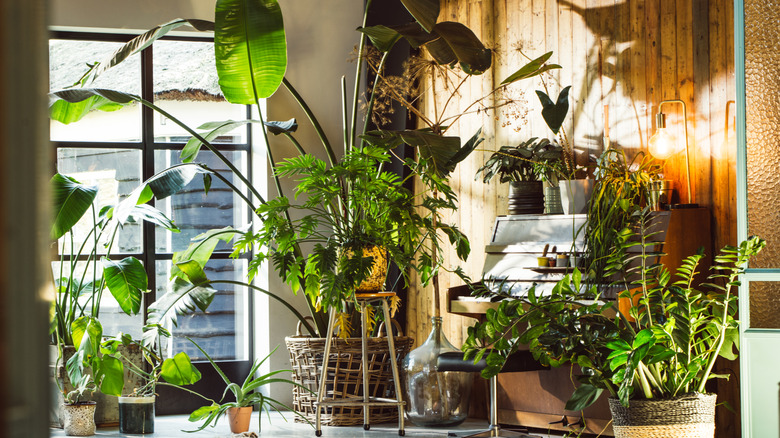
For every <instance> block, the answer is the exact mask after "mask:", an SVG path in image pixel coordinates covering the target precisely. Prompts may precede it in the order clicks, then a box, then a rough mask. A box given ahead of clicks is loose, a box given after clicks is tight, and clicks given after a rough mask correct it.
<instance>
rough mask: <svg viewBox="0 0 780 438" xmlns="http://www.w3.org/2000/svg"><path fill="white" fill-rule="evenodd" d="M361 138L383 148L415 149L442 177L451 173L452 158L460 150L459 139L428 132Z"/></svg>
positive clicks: (374, 134) (374, 133) (371, 134)
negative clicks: (401, 147) (409, 147)
mask: <svg viewBox="0 0 780 438" xmlns="http://www.w3.org/2000/svg"><path fill="white" fill-rule="evenodd" d="M363 138H364V139H365V140H366V141H368V142H369V143H372V144H375V145H384V146H385V147H391V148H392V147H396V146H398V145H401V144H408V145H409V146H413V147H416V148H418V150H419V153H420V156H421V157H422V158H424V159H425V160H426V161H427V162H428V164H429V166H431V167H432V170H433V171H434V172H436V173H437V174H438V175H442V176H443V175H447V174H448V173H450V172H451V171H452V166H453V163H452V161H453V158H454V157H456V156H457V155H458V152H459V151H460V150H461V147H460V137H446V136H443V135H438V134H434V133H432V132H428V131H413V130H406V131H371V132H368V133H366V134H365V135H364V136H363ZM464 158H465V157H464ZM455 164H457V163H455Z"/></svg>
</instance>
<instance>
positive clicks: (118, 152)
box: [57, 148, 141, 254]
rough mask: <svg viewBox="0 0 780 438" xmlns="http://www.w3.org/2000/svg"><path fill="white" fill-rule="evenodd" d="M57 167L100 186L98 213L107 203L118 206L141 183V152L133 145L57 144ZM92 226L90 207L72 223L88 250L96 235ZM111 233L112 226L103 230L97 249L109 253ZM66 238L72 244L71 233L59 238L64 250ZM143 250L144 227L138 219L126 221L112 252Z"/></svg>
mask: <svg viewBox="0 0 780 438" xmlns="http://www.w3.org/2000/svg"><path fill="white" fill-rule="evenodd" d="M57 169H58V171H59V172H60V173H62V174H65V175H68V176H70V177H72V178H74V179H76V180H77V181H79V182H80V183H82V184H89V185H97V186H98V195H97V199H96V202H95V207H96V208H95V215H97V214H99V212H100V209H101V208H103V207H104V206H107V205H111V206H115V205H116V204H117V203H118V202H119V201H121V200H122V199H124V198H125V197H127V195H129V194H130V192H132V191H133V190H134V189H135V188H136V187H138V185H139V184H140V183H141V152H140V151H138V150H133V149H86V148H58V149H57ZM93 226H94V222H93V218H92V212H90V211H88V212H87V213H86V214H85V215H84V217H83V218H82V219H81V221H80V222H79V223H78V224H76V226H74V227H73V231H74V238H73V239H74V244H75V245H77V246H79V245H81V242H84V241H85V240H86V241H87V245H86V246H85V249H84V253H85V254H87V253H89V252H90V251H92V249H93V248H94V243H93V242H92V239H93V238H94V236H90V233H91V231H92V228H93ZM112 233H113V228H112V229H106V230H105V231H104V232H103V234H102V236H101V239H100V244H99V245H98V253H100V254H105V253H106V249H107V248H106V245H108V243H109V242H110V240H111V236H112ZM66 240H67V245H68V247H69V246H70V238H69V237H68V238H67V239H66V238H62V239H60V251H61V252H62V250H63V245H65V244H66ZM140 251H141V227H140V226H139V225H138V224H135V223H129V224H125V226H124V227H121V229H120V230H119V232H118V234H117V236H116V238H115V239H114V243H113V247H112V248H111V252H112V253H114V254H116V253H139V252H140ZM68 253H70V251H69V250H68Z"/></svg>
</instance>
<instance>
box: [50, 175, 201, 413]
mask: <svg viewBox="0 0 780 438" xmlns="http://www.w3.org/2000/svg"><path fill="white" fill-rule="evenodd" d="M204 172H206V171H205V170H203V169H201V168H199V167H198V166H197V165H194V164H187V165H180V166H173V167H171V168H169V169H166V170H164V171H162V172H160V173H158V174H157V175H155V176H154V177H152V178H150V179H149V180H147V181H145V182H143V183H142V184H140V185H139V187H137V188H136V189H135V190H134V191H133V192H132V193H131V194H130V195H129V196H127V197H126V198H125V199H123V200H121V201H119V200H117V203H116V204H114V205H97V202H96V198H97V194H98V187H97V186H95V185H89V184H83V183H81V182H79V181H78V180H76V179H74V178H72V177H70V176H68V175H63V174H60V173H57V174H55V175H54V176H53V177H52V179H51V188H52V193H53V201H54V208H53V210H54V219H53V221H52V228H51V238H52V240H55V241H58V246H59V247H60V259H59V261H58V263H57V264H56V267H55V268H54V269H53V270H52V273H53V274H54V278H53V283H54V286H55V292H56V295H55V300H54V305H53V312H52V314H51V324H50V327H51V329H50V330H51V342H52V345H53V346H54V347H55V348H56V353H55V355H56V360H55V362H54V363H55V369H56V368H57V367H58V366H59V365H60V364H65V363H67V364H68V372H67V373H61V372H57V375H62V376H63V381H62V382H60V381H59V380H57V385H58V386H59V385H61V386H62V388H63V391H64V392H65V393H67V392H69V391H70V388H71V387H72V385H71V383H70V382H71V381H74V380H72V379H68V378H67V377H68V376H71V377H74V378H75V380H78V376H77V375H74V374H73V373H76V372H77V373H85V372H86V370H87V369H88V368H89V361H90V360H91V357H92V356H93V355H95V354H97V353H98V347H97V346H98V345H99V343H100V341H101V339H100V338H101V336H102V334H103V329H102V325H101V324H100V322H99V319H98V318H99V317H100V305H101V302H102V296H103V294H104V293H105V292H106V291H108V292H109V293H111V295H112V296H113V297H114V299H115V300H116V302H117V303H118V305H119V308H120V309H121V310H122V311H123V312H124V313H126V314H128V315H136V314H138V312H139V311H140V304H141V301H142V297H143V294H144V293H146V291H147V278H146V272H145V270H144V268H143V265H142V263H141V261H140V260H138V259H137V258H135V257H132V256H129V257H124V258H122V259H121V260H114V259H113V258H112V257H113V255H112V250H113V249H114V246H115V244H116V242H117V236H118V233H119V231H120V229H121V228H122V227H123V226H125V225H126V224H128V223H129V222H131V221H135V222H142V221H147V222H150V223H152V224H155V225H158V226H161V227H163V228H165V229H167V230H170V231H173V232H178V228H177V227H176V225H174V224H173V222H172V221H171V220H170V219H168V218H167V217H166V216H165V215H164V214H163V213H162V212H160V211H159V210H157V209H155V208H154V207H152V206H150V205H148V204H147V203H148V202H149V201H150V200H151V199H152V198H156V199H163V198H165V197H167V196H169V195H171V194H173V193H175V192H177V191H179V190H180V189H181V188H183V187H184V186H186V185H187V184H188V183H189V182H190V181H192V179H193V178H194V177H195V176H196V175H198V174H199V173H204ZM97 383H98V384H101V382H97ZM97 394H102V392H98V393H97ZM97 397H98V399H99V401H100V403H99V404H98V406H97V412H96V420H97V422H98V424H102V423H112V422H116V421H117V419H118V412H117V411H116V399H115V398H106V397H103V396H102V395H98V396H97Z"/></svg>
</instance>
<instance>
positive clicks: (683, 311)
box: [463, 212, 766, 411]
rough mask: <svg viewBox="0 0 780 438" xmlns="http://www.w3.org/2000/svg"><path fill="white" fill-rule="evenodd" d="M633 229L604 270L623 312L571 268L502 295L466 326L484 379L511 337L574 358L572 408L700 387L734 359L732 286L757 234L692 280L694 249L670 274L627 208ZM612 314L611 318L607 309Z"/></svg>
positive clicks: (554, 359)
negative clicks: (481, 318) (547, 286)
mask: <svg viewBox="0 0 780 438" xmlns="http://www.w3.org/2000/svg"><path fill="white" fill-rule="evenodd" d="M634 219H636V221H635V228H634V231H630V230H629V229H624V230H623V231H622V232H621V233H620V235H619V243H618V244H617V248H616V249H615V251H614V253H613V254H612V256H611V258H610V264H609V270H610V271H612V272H615V273H617V272H620V273H621V275H622V277H621V278H622V281H621V285H620V286H621V287H622V289H623V291H622V292H621V293H620V297H621V298H622V299H626V300H629V302H630V303H633V304H631V305H630V306H629V308H628V310H627V311H626V312H625V313H624V312H621V311H620V309H618V308H616V304H617V303H616V302H615V301H600V300H599V299H600V298H601V295H600V294H599V291H598V290H597V289H596V288H595V286H591V287H589V288H588V287H586V286H585V284H584V282H583V280H582V276H581V274H580V272H579V271H577V270H575V271H574V272H573V273H572V274H570V275H567V276H566V277H565V278H564V279H563V280H561V281H560V282H559V283H558V284H557V285H556V286H555V287H554V288H553V290H552V292H551V293H550V294H549V295H541V296H540V295H537V294H536V293H535V292H534V290H533V289H532V290H531V291H529V293H528V294H527V295H526V296H524V297H519V298H518V297H506V296H505V297H504V298H508V299H507V300H505V301H502V302H501V304H500V305H499V307H498V309H496V310H495V311H490V312H488V314H487V319H486V321H485V322H483V323H479V324H477V325H475V326H474V327H470V328H469V336H468V339H467V341H466V343H465V344H464V347H463V349H464V351H466V356H467V357H469V358H474V359H480V358H482V357H484V358H486V360H487V363H488V365H489V366H488V367H487V368H486V369H485V370H484V371H483V373H482V374H483V376H484V377H489V376H492V375H495V374H496V373H498V372H499V371H500V369H501V366H502V365H503V363H504V362H505V361H506V358H507V357H508V356H509V355H510V354H511V353H513V352H515V351H516V350H517V349H518V347H519V346H520V345H521V344H526V345H528V346H529V348H530V350H531V352H532V353H533V355H534V357H535V358H536V359H537V360H539V361H540V362H541V363H542V364H545V365H549V366H553V367H558V366H561V365H564V364H573V365H578V366H579V367H580V369H581V371H582V374H581V375H580V376H579V377H578V378H579V380H580V385H579V386H578V387H577V389H576V390H575V391H574V393H573V395H572V398H571V399H570V400H569V401H568V402H567V404H566V409H569V410H575V411H576V410H581V409H584V408H586V407H588V406H590V405H591V404H592V403H594V402H595V401H596V400H597V399H598V397H599V396H600V395H601V393H602V392H604V391H605V390H606V391H607V392H608V393H609V394H610V396H612V397H616V398H618V399H619V400H620V401H621V403H622V404H623V405H626V406H627V405H628V404H629V402H630V400H631V399H635V398H643V399H661V398H671V397H675V396H678V395H682V394H685V393H689V392H704V391H705V384H706V383H707V381H709V380H710V379H713V378H721V377H723V378H727V377H728V376H723V375H718V374H715V373H713V372H712V370H713V366H714V363H715V360H716V359H717V358H718V357H719V356H722V357H725V358H727V359H734V358H735V357H736V350H737V348H738V321H737V320H736V319H735V314H736V308H737V306H736V300H737V296H736V295H735V288H737V287H738V286H739V285H740V281H739V276H740V274H741V273H742V272H743V271H744V269H745V267H746V266H747V263H748V261H749V260H750V258H751V257H752V256H753V255H755V254H757V253H758V252H759V251H761V249H762V248H763V247H764V246H765V244H766V242H765V241H764V240H762V239H760V238H758V237H751V238H749V239H748V240H745V241H743V242H741V243H740V244H739V245H738V246H736V247H734V246H726V247H725V248H723V249H722V250H721V252H720V254H719V255H717V256H716V257H715V263H714V265H713V266H712V267H711V270H712V273H711V274H710V275H709V276H708V277H707V280H706V281H705V282H701V283H698V282H697V279H696V277H697V275H698V274H699V269H700V268H699V266H700V263H701V260H702V257H703V255H702V254H695V255H692V256H689V257H687V258H686V259H685V260H684V262H683V264H682V265H681V267H680V268H679V269H678V270H677V272H676V275H675V278H674V279H672V275H671V274H670V273H669V272H668V270H667V269H666V268H665V267H664V266H663V265H661V264H657V263H655V258H656V257H657V256H659V255H660V253H658V252H657V251H655V245H656V244H657V243H658V242H651V241H650V240H648V239H649V237H650V236H652V234H653V232H651V231H649V229H650V228H651V221H652V219H651V218H650V217H649V216H648V214H647V212H643V213H639V214H637V215H635V216H634ZM610 315H614V316H610Z"/></svg>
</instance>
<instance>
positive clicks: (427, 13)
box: [401, 0, 439, 32]
mask: <svg viewBox="0 0 780 438" xmlns="http://www.w3.org/2000/svg"><path fill="white" fill-rule="evenodd" d="M401 3H403V5H404V7H405V8H406V10H407V11H409V13H410V14H412V17H414V19H415V20H417V22H418V23H420V25H421V26H422V27H423V28H424V29H425V30H426V31H428V32H430V31H432V30H433V26H434V25H435V24H436V21H437V20H438V19H439V0H401Z"/></svg>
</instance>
